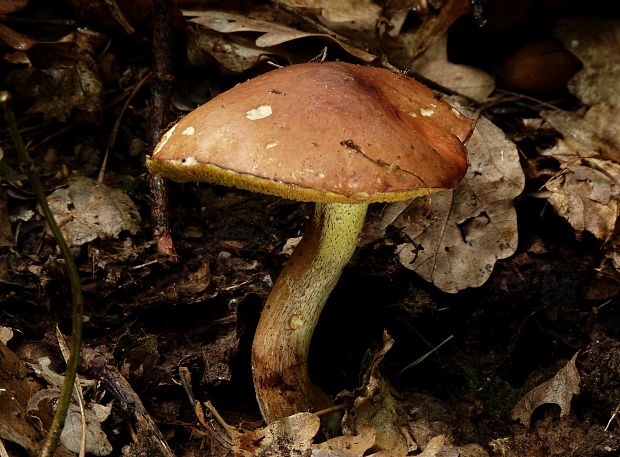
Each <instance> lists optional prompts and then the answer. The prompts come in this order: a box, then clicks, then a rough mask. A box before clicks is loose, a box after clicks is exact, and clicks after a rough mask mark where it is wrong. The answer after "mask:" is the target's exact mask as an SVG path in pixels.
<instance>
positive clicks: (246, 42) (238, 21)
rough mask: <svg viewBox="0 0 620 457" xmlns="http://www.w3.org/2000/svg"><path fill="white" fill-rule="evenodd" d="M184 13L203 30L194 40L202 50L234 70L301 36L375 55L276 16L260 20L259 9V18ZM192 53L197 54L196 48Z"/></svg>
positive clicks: (366, 56) (370, 57)
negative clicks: (292, 25) (295, 27)
mask: <svg viewBox="0 0 620 457" xmlns="http://www.w3.org/2000/svg"><path fill="white" fill-rule="evenodd" d="M183 14H184V15H185V16H188V17H191V19H189V20H188V22H191V23H195V24H198V25H200V26H202V29H200V30H197V31H195V32H194V34H195V37H194V39H193V40H192V42H194V44H196V43H197V44H198V47H199V49H201V50H202V51H203V52H206V53H208V54H209V55H211V56H212V57H213V58H214V59H215V60H217V61H218V62H219V63H220V64H221V65H222V66H224V67H225V68H227V69H228V70H231V71H235V72H241V71H245V70H247V69H249V68H252V67H253V66H255V65H256V64H257V63H258V62H260V61H261V60H263V59H265V58H267V57H268V56H269V55H270V54H271V55H275V54H281V52H282V51H281V50H278V49H277V48H275V47H276V46H278V45H281V44H284V43H287V42H290V41H293V40H297V39H301V38H320V39H323V40H326V41H328V42H331V43H334V44H337V45H338V46H339V47H341V48H342V49H343V50H344V51H346V52H348V53H349V54H351V55H352V56H354V57H357V58H358V59H361V60H363V61H365V62H372V61H373V60H374V59H375V58H376V57H375V56H374V55H373V54H370V53H368V52H366V51H364V50H362V49H358V48H355V47H353V46H351V45H349V44H347V43H345V42H344V41H343V40H340V39H337V38H336V37H335V36H333V35H328V34H323V33H309V32H304V31H300V30H297V29H294V28H292V27H289V26H287V25H284V24H281V23H278V22H275V19H273V18H270V20H265V19H261V15H260V12H259V11H256V12H255V15H256V17H254V16H253V15H252V14H240V13H234V12H225V11H184V13H183ZM248 32H255V33H258V34H259V36H258V37H257V38H255V39H249V38H247V33H248ZM241 33H243V34H244V35H243V36H242V35H240V34H241ZM190 48H191V47H190ZM190 54H196V51H195V50H193V51H192V52H191V53H190Z"/></svg>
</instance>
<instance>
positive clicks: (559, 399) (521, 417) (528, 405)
mask: <svg viewBox="0 0 620 457" xmlns="http://www.w3.org/2000/svg"><path fill="white" fill-rule="evenodd" d="M578 355H579V353H576V354H575V355H574V356H573V358H572V359H571V360H570V361H569V362H568V363H567V364H566V365H565V366H564V367H562V368H561V369H560V370H559V371H558V372H557V373H556V374H555V376H554V377H553V378H551V379H549V380H548V381H545V382H543V383H542V384H540V385H539V386H536V387H534V388H533V389H532V390H530V391H529V392H528V393H527V394H525V396H524V397H523V398H522V399H521V400H519V401H518V402H517V404H516V405H515V407H514V408H513V410H512V419H513V420H518V421H520V422H521V423H522V424H523V425H525V426H526V427H529V425H530V421H531V420H532V414H533V413H534V410H535V409H536V408H538V407H539V406H540V405H543V404H546V403H551V404H556V405H558V406H559V407H560V416H561V417H562V416H565V415H567V414H568V413H569V412H570V403H571V400H572V398H573V396H575V395H578V394H579V390H580V389H579V383H580V382H581V377H580V376H579V371H578V370H577V366H576V365H575V361H576V360H577V356H578Z"/></svg>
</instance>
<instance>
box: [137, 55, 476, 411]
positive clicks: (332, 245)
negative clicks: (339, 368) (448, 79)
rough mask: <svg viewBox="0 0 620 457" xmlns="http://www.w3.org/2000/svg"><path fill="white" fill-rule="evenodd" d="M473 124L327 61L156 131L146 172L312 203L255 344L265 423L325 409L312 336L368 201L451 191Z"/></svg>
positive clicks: (407, 86)
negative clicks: (313, 367)
mask: <svg viewBox="0 0 620 457" xmlns="http://www.w3.org/2000/svg"><path fill="white" fill-rule="evenodd" d="M472 128H473V122H472V121H471V120H470V119H468V118H466V117H465V116H463V115H462V114H461V113H459V112H458V111H457V110H455V109H454V108H452V107H450V106H449V105H448V104H446V103H444V102H442V101H440V100H438V98H437V96H436V94H434V93H433V92H432V91H431V90H430V89H428V88H426V87H425V86H423V85H421V84H420V83H418V82H416V81H415V80H413V79H411V78H409V77H407V76H404V75H401V74H397V73H394V72H391V71H389V70H385V69H379V68H371V67H362V66H357V65H352V64H347V63H342V62H324V63H306V64H299V65H292V66H289V67H285V68H280V69H277V70H273V71H271V72H269V73H266V74H263V75H261V76H259V77H257V78H254V79H251V80H249V81H247V82H245V83H243V84H240V85H237V86H236V87H234V88H233V89H231V90H229V91H227V92H225V93H223V94H221V95H219V96H217V97H215V98H213V99H212V100H210V101H209V102H207V103H205V104H204V105H202V106H200V107H199V108H197V109H195V110H194V111H192V112H191V113H189V114H188V115H187V116H185V117H184V118H183V119H181V120H180V121H179V122H178V123H176V124H175V125H173V126H172V127H171V128H170V129H169V130H168V131H167V132H166V133H165V134H164V135H163V137H162V139H161V141H160V143H159V144H158V145H157V146H156V147H155V149H154V152H153V154H152V156H151V157H149V158H147V166H148V168H149V170H150V171H151V173H154V174H159V175H162V176H164V177H168V178H170V179H172V180H175V181H208V182H211V183H217V184H223V185H226V186H231V187H237V188H240V189H246V190H250V191H254V192H262V193H266V194H271V195H276V196H280V197H284V198H288V199H292V200H299V201H308V202H315V203H316V205H315V210H314V215H313V216H312V217H311V218H310V220H309V222H308V225H307V227H306V229H305V233H304V236H303V238H302V240H301V241H300V243H299V244H298V245H297V247H296V248H295V250H294V252H293V254H292V256H291V258H290V259H289V261H288V262H287V263H286V265H285V267H284V269H283V270H282V273H281V274H280V277H279V278H278V280H277V281H276V283H275V285H274V287H273V290H272V291H271V293H270V295H269V297H268V299H267V301H266V303H265V305H264V308H263V311H262V314H261V317H260V321H259V324H258V327H257V329H256V334H255V337H254V342H253V345H252V373H253V380H254V386H255V390H256V397H257V400H258V403H259V405H260V408H261V412H262V414H263V417H264V418H265V420H267V421H273V420H277V419H279V418H282V417H285V416H289V415H291V414H294V413H297V412H301V411H316V410H317V409H320V408H323V407H326V406H328V405H329V404H330V402H329V400H328V398H327V396H326V395H325V394H324V393H322V391H321V390H320V389H319V388H318V387H316V386H315V385H314V384H313V383H312V382H311V380H310V379H309V376H308V366H307V360H308V351H309V347H310V340H311V337H312V334H313V332H314V328H315V326H316V324H317V322H318V319H319V316H320V314H321V311H322V309H323V305H324V304H325V302H326V300H327V298H328V297H329V295H330V293H331V291H332V289H333V288H334V287H335V285H336V283H337V282H338V279H339V277H340V275H341V272H342V270H343V268H344V267H345V266H346V264H347V262H348V261H349V259H350V258H351V256H352V255H353V252H354V251H355V248H356V245H357V241H358V237H359V235H360V232H361V230H362V226H363V223H364V218H365V215H366V210H367V208H368V204H369V203H372V202H390V201H399V200H405V199H410V198H414V197H416V196H420V195H423V194H427V193H429V192H431V191H435V190H440V189H446V188H451V187H454V186H455V185H456V184H457V183H459V182H460V180H461V179H462V177H463V175H464V174H465V171H466V169H467V157H466V156H467V153H466V149H465V147H464V145H463V142H464V141H465V140H466V139H467V138H468V137H469V135H470V134H471V131H472Z"/></svg>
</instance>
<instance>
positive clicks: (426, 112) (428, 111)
mask: <svg viewBox="0 0 620 457" xmlns="http://www.w3.org/2000/svg"><path fill="white" fill-rule="evenodd" d="M431 106H433V105H431ZM420 114H421V115H422V116H425V117H428V116H432V115H433V114H435V108H420Z"/></svg>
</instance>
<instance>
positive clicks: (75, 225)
mask: <svg viewBox="0 0 620 457" xmlns="http://www.w3.org/2000/svg"><path fill="white" fill-rule="evenodd" d="M48 202H49V205H50V209H51V210H52V213H54V217H55V218H56V222H57V223H58V225H59V227H60V229H61V230H62V232H63V235H64V237H65V239H66V241H67V243H68V244H69V245H70V246H81V245H82V244H84V243H87V242H89V241H92V240H94V239H95V238H109V237H116V236H118V234H119V233H120V232H121V231H123V230H127V231H129V232H131V233H132V234H135V233H137V232H138V230H139V229H140V214H139V212H138V209H137V208H136V206H135V205H134V203H133V202H132V201H131V199H130V198H129V197H128V196H127V195H126V194H124V193H123V192H121V191H120V190H117V189H111V188H109V187H107V186H105V185H104V184H100V183H98V182H96V181H93V180H92V179H89V178H85V177H76V178H71V179H70V180H69V181H68V183H67V186H66V187H63V188H60V189H58V190H56V191H54V192H53V193H52V194H51V195H50V196H49V197H48Z"/></svg>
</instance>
